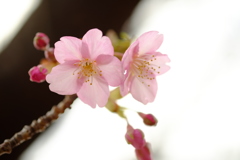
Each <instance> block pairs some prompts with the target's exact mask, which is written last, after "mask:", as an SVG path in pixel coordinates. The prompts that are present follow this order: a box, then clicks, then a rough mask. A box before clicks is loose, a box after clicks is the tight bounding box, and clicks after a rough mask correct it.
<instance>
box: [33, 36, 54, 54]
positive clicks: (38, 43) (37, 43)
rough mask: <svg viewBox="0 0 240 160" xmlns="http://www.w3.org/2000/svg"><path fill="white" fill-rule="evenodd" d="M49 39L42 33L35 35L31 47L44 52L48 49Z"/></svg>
mask: <svg viewBox="0 0 240 160" xmlns="http://www.w3.org/2000/svg"><path fill="white" fill-rule="evenodd" d="M49 41H50V40H49V38H48V36H47V35H46V34H44V33H40V32H38V33H36V35H35V37H34V39H33V45H34V47H35V48H36V49H38V50H43V51H44V50H46V49H47V48H49Z"/></svg>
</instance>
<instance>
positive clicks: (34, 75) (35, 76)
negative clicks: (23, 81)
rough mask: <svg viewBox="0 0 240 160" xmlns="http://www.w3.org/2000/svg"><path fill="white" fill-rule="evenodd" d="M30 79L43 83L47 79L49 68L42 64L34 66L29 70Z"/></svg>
mask: <svg viewBox="0 0 240 160" xmlns="http://www.w3.org/2000/svg"><path fill="white" fill-rule="evenodd" d="M28 74H29V75H30V81H33V82H37V83H41V82H43V81H45V79H46V75H47V69H46V68H43V66H42V65H38V66H34V67H32V68H31V69H30V70H29V71H28Z"/></svg>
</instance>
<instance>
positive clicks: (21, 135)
mask: <svg viewBox="0 0 240 160" xmlns="http://www.w3.org/2000/svg"><path fill="white" fill-rule="evenodd" d="M76 98H77V96H76V95H70V96H65V98H64V99H63V100H62V101H61V102H59V103H58V105H56V106H53V107H52V109H51V110H50V111H48V112H47V113H46V114H45V115H44V116H42V117H39V118H38V119H37V120H34V121H32V123H31V124H30V125H29V126H27V125H25V126H24V127H23V129H22V130H21V131H20V132H18V133H15V134H14V136H13V137H12V138H10V139H6V140H5V141H4V142H3V143H2V144H0V156H1V155H3V154H5V153H7V154H10V153H11V152H12V149H13V148H14V147H16V146H18V145H20V144H21V143H23V142H25V141H26V140H29V139H31V138H32V137H33V135H35V134H37V133H39V132H43V131H44V130H45V129H46V128H47V127H48V126H49V125H50V124H51V123H52V122H53V121H54V120H56V119H57V118H58V116H59V114H61V113H63V112H64V111H65V109H66V108H70V105H71V104H72V103H73V101H74V100H75V99H76Z"/></svg>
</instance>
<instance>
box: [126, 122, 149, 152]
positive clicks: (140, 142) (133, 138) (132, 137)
mask: <svg viewBox="0 0 240 160" xmlns="http://www.w3.org/2000/svg"><path fill="white" fill-rule="evenodd" d="M125 139H126V141H127V142H128V144H131V145H133V147H135V148H136V149H141V148H142V147H143V146H144V145H145V144H146V141H145V139H144V134H143V132H142V131H141V130H140V129H134V128H133V127H132V126H130V125H129V124H128V126H127V133H126V134H125Z"/></svg>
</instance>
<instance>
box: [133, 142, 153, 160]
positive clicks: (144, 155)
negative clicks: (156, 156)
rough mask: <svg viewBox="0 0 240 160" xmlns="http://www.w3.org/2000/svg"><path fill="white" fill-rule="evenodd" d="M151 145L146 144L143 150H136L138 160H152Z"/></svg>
mask: <svg viewBox="0 0 240 160" xmlns="http://www.w3.org/2000/svg"><path fill="white" fill-rule="evenodd" d="M149 146H150V145H149V144H148V143H146V144H145V146H143V147H142V148H141V149H135V153H136V156H137V159H138V160H151V159H152V158H151V153H150V149H149Z"/></svg>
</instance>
